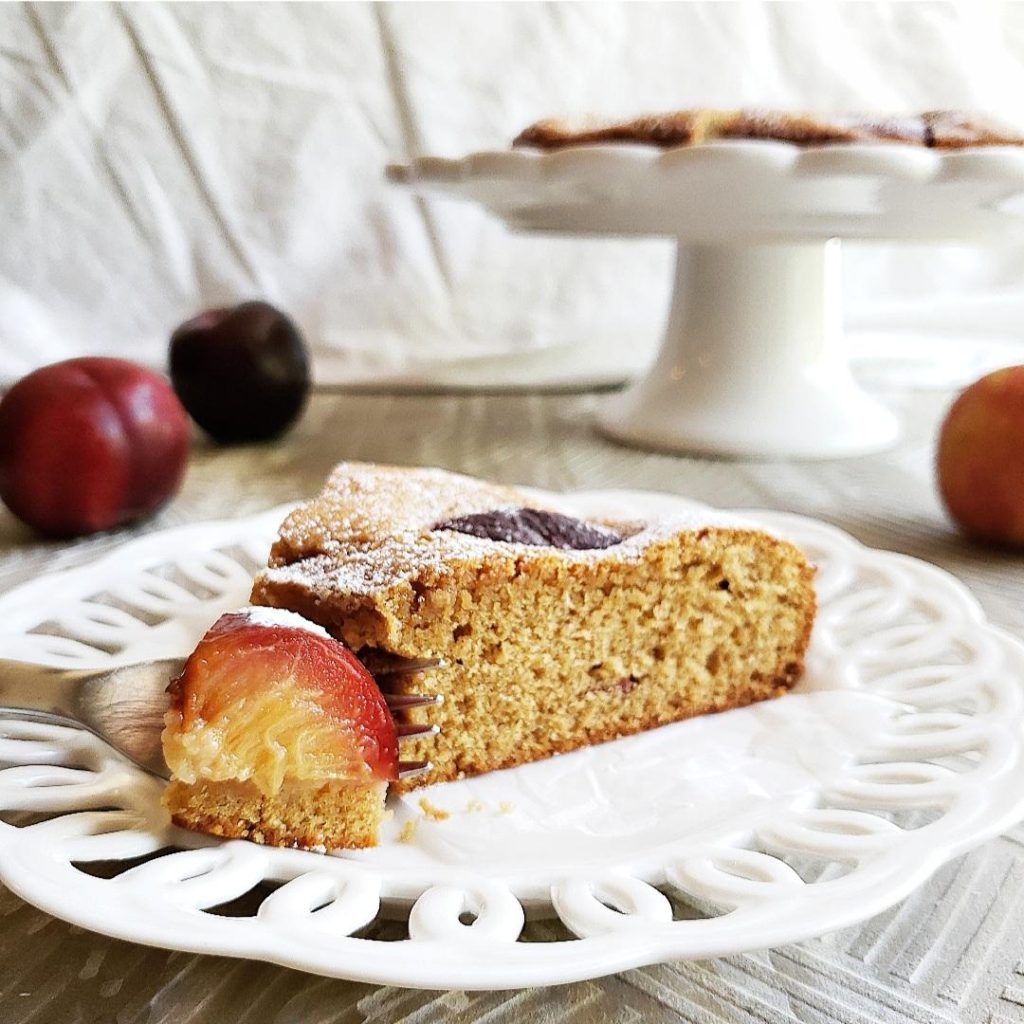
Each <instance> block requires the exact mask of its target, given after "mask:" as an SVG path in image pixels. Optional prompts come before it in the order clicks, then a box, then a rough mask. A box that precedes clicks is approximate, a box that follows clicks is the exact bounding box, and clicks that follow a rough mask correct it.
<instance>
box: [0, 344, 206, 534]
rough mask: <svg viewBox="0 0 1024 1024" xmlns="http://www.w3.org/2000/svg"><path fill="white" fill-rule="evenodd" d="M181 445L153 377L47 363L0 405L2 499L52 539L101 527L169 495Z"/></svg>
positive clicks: (183, 427) (182, 435) (179, 415)
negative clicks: (47, 364) (48, 364)
mask: <svg viewBox="0 0 1024 1024" xmlns="http://www.w3.org/2000/svg"><path fill="white" fill-rule="evenodd" d="M189 444H190V428H189V422H188V417H187V415H186V414H185V410H184V409H183V408H182V407H181V403H180V402H179V401H178V399H177V397H176V396H175V394H174V391H173V390H172V388H171V386H170V384H169V383H168V382H167V381H166V380H165V379H164V378H163V377H161V376H160V374H158V373H154V372H153V371H152V370H147V369H146V368H145V367H142V366H137V365H136V364H135V363H130V362H127V361H125V360H123V359H106V358H100V357H96V358H82V359H69V360H67V361H65V362H62V363H53V364H52V365H50V366H44V367H43V368H42V369H39V370H36V371H35V372H34V373H30V374H29V375H28V376H27V377H24V378H22V379H21V380H20V381H18V383H17V384H15V385H14V387H12V388H11V390H10V391H8V392H7V394H6V395H4V397H3V400H2V401H0V499H2V500H3V502H4V503H5V504H6V505H7V507H8V508H9V509H10V510H11V511H12V512H13V513H14V514H15V515H16V516H17V517H18V518H19V519H21V520H22V521H23V522H25V523H27V524H28V525H29V526H33V527H35V528H36V529H37V530H39V531H40V532H41V533H44V534H48V535H50V536H55V537H71V536H75V535H78V534H85V533H95V532H97V531H99V530H109V529H111V528H112V527H115V526H121V525H123V524H124V523H129V522H131V521H132V520H135V519H139V518H141V517H142V516H146V515H149V514H151V513H152V512H154V511H156V509H158V508H159V507H160V506H161V505H163V504H164V503H165V502H166V501H168V500H169V499H170V498H171V497H172V496H173V495H174V494H175V493H177V491H178V488H179V487H180V485H181V481H182V477H183V476H184V474H185V465H186V463H187V461H188V452H189Z"/></svg>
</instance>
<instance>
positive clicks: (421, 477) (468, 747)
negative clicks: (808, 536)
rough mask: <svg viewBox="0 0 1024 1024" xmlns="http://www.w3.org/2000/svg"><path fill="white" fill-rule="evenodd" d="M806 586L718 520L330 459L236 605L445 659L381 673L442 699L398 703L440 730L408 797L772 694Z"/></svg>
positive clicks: (792, 671)
mask: <svg viewBox="0 0 1024 1024" xmlns="http://www.w3.org/2000/svg"><path fill="white" fill-rule="evenodd" d="M812 579H813V570H812V568H811V566H810V565H809V564H808V562H807V560H806V559H805V558H804V556H803V555H802V554H801V552H800V551H799V550H798V549H797V548H795V547H794V546H793V545H792V544H789V543H787V542H785V541H783V540H780V539H778V538H776V537H774V536H771V535H769V534H767V533H764V532H762V531H760V530H758V529H756V528H754V527H753V526H750V525H745V524H743V523H742V522H739V521H735V520H729V519H726V518H722V517H712V516H705V515H701V516H699V517H696V518H694V517H679V516H674V517H665V518H659V519H657V520H652V521H645V522H609V521H593V522H581V521H579V520H577V519H574V518H572V517H569V516H565V515H562V514H559V513H558V512H556V511H552V510H551V509H548V508H545V507H543V503H538V502H537V500H536V499H535V498H532V497H527V496H525V495H524V494H521V493H518V492H517V491H515V490H512V489H509V488H505V487H498V486H495V485H492V484H488V483H483V482H481V481H477V480H473V479H470V478H468V477H464V476H458V475H455V474H452V473H446V472H442V471H440V470H433V469H403V468H394V467H384V466H372V465H361V464H343V465H341V466H338V467H337V468H336V469H335V471H334V472H333V474H332V475H331V477H330V479H329V480H328V482H327V484H326V486H325V487H324V489H323V491H322V492H321V494H320V495H319V496H318V497H317V498H315V499H314V500H312V501H310V502H308V503H306V504H304V505H302V506H300V507H299V508H297V509H296V510H295V511H294V512H292V513H291V514H290V515H289V516H288V517H287V519H286V520H285V521H284V523H283V524H282V526H281V530H280V536H279V538H278V540H277V542H276V543H275V544H274V546H273V549H272V551H271V557H270V566H269V568H268V569H266V570H265V571H264V572H262V573H261V574H260V575H259V576H258V577H257V578H256V581H255V585H254V587H253V592H252V602H253V604H256V605H269V606H273V607H275V608H283V609H289V610H291V611H294V612H298V613H299V614H300V615H302V616H304V617H305V618H307V619H310V620H312V621H313V622H316V623H319V624H320V625H321V626H322V627H324V629H326V630H327V631H328V632H329V633H330V634H331V635H332V636H333V637H336V638H338V639H340V640H343V641H344V643H345V644H346V645H348V646H349V647H350V648H352V650H353V651H355V653H356V655H357V656H358V658H359V659H360V660H361V661H362V662H363V663H364V664H366V665H367V667H368V668H369V669H370V671H371V672H373V671H375V670H376V669H377V668H378V667H380V666H382V665H385V664H393V663H394V661H395V659H413V660H414V661H415V660H417V659H439V660H441V661H442V662H443V664H442V666H441V667H439V668H435V669H433V670H431V671H427V672H423V673H422V674H419V675H405V676H399V677H397V679H394V680H393V681H391V682H387V685H390V686H393V688H394V689H395V690H396V691H398V692H404V691H406V690H408V691H415V692H418V693H429V694H440V695H442V697H443V702H442V703H441V704H440V705H439V706H437V707H430V708H420V709H417V710H415V711H413V712H409V715H410V720H411V721H413V722H433V723H436V724H437V725H438V726H440V735H438V736H436V737H434V738H432V739H429V740H418V741H416V746H415V747H414V748H412V749H409V750H406V748H405V747H404V746H403V755H404V756H410V757H414V758H422V759H428V760H430V762H431V763H432V766H433V767H432V770H431V771H430V772H429V773H427V774H426V775H424V776H421V777H419V778H417V779H415V780H414V781H406V780H403V781H402V782H399V783H398V784H397V785H398V786H399V788H408V787H410V786H415V785H423V784H429V783H434V782H443V781H446V780H451V779H457V778H461V777H463V776H467V775H475V774H478V773H481V772H487V771H492V770H494V769H497V768H507V767H510V766H512V765H517V764H521V763H523V762H526V761H534V760H537V759H539V758H545V757H549V756H551V755H552V754H557V753H560V752H563V751H569V750H574V749H576V748H579V747H583V746H586V745H588V744H593V743H601V742H604V741H606V740H611V739H614V738H615V737H617V736H624V735H627V734H630V733H636V732H640V731H641V730H644V729H650V728H652V727H654V726H658V725H662V724H665V723H667V722H675V721H678V720H680V719H683V718H688V717H690V716H693V715H699V714H704V713H706V712H711V711H723V710H725V709H727V708H735V707H739V706H741V705H744V704H750V703H751V702H753V701H759V700H764V699H766V698H769V697H774V696H777V695H779V694H782V693H784V692H785V691H786V690H787V689H788V688H789V687H790V686H792V685H793V683H794V682H795V681H796V679H797V678H798V677H799V676H800V673H801V671H802V669H803V662H804V654H805V651H806V649H807V644H808V641H809V638H810V634H811V626H812V623H813V619H814V612H815V598H814V590H813V586H812ZM186 674H187V673H186ZM381 679H382V681H384V680H385V677H383V676H382V677H381ZM251 728H252V726H251V725H247V726H246V727H245V730H243V731H242V732H240V733H239V735H238V742H239V743H240V744H243V745H246V747H245V749H246V750H251V749H253V748H252V746H251V744H249V742H248V741H247V739H246V736H248V734H249V733H248V730H249V729H251ZM261 737H262V734H261V733H259V732H257V738H258V739H261ZM296 740H298V736H296ZM261 742H262V739H261ZM203 749H204V750H205V748H203ZM249 756H251V755H250V754H248V753H246V754H245V755H243V758H242V759H243V760H245V759H247V758H248V757H249ZM193 774H195V773H193ZM253 784H256V783H250V784H249V790H248V791H249V792H250V793H251V794H252V796H253V798H254V799H256V794H255V792H254V791H253V790H252V785H253ZM261 792H262V791H261ZM204 799H205V797H203V796H202V795H197V802H196V805H195V812H194V814H195V816H196V817H197V818H198V817H199V816H200V814H201V805H202V801H203V800H204ZM265 834H269V833H265ZM360 836H364V833H363V832H360Z"/></svg>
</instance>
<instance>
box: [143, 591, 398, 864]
mask: <svg viewBox="0 0 1024 1024" xmlns="http://www.w3.org/2000/svg"><path fill="white" fill-rule="evenodd" d="M169 693H170V696H171V707H170V710H169V711H168V712H167V716H166V719H165V728H164V733H163V746H164V756H165V759H166V761H167V765H168V767H169V768H170V770H171V782H170V784H169V786H168V787H167V790H166V791H165V796H164V802H165V804H166V806H167V808H168V809H169V810H170V812H171V816H172V818H173V820H174V822H175V823H176V824H178V825H181V826H183V827H185V828H190V829H194V830H196V831H200V832H209V833H211V834H213V835H218V836H226V837H229V838H235V839H252V840H254V841H255V842H258V843H267V844H270V845H274V846H294V847H301V848H304V849H332V848H342V847H363V846H372V845H374V843H375V842H376V837H377V828H378V826H379V824H380V821H381V818H382V816H383V813H384V797H385V794H386V791H387V787H388V783H389V782H390V781H392V780H394V779H396V778H397V777H398V739H397V734H396V728H395V723H394V721H393V719H392V717H391V713H390V711H389V710H388V707H387V704H386V702H385V699H384V696H383V694H382V693H381V691H380V689H379V688H378V686H377V684H376V682H375V681H374V679H373V677H372V676H371V675H370V673H369V672H368V671H367V670H366V668H364V667H363V665H362V664H361V663H360V662H359V661H358V660H357V659H356V658H355V656H354V655H353V654H352V652H351V651H350V650H348V649H347V648H346V647H345V645H344V644H342V643H339V642H338V641H337V640H335V639H333V638H331V637H330V636H329V635H328V634H327V632H326V631H324V630H323V629H321V628H320V627H319V626H316V625H314V624H313V623H311V622H308V621H306V620H304V619H302V618H301V617H300V616H298V615H295V614H292V613H290V612H287V611H277V610H275V609H269V608H254V609H249V610H247V611H243V612H241V613H233V614H228V615H223V616H221V617H220V618H219V619H218V620H217V622H215V623H214V625H213V626H212V627H211V628H210V630H209V631H208V632H207V633H206V635H205V636H204V637H203V638H202V640H201V641H200V643H199V646H198V647H197V648H196V649H195V651H194V652H193V654H192V655H191V656H190V657H189V659H188V661H187V662H186V663H185V668H184V670H183V672H182V674H181V675H180V676H179V677H178V678H177V679H176V680H174V682H172V683H171V686H170V687H169Z"/></svg>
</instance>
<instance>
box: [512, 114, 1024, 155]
mask: <svg viewBox="0 0 1024 1024" xmlns="http://www.w3.org/2000/svg"><path fill="white" fill-rule="evenodd" d="M725 139H774V140H777V141H780V142H790V143H793V144H794V145H798V146H823V145H837V144H848V143H854V142H901V143H905V144H909V145H915V146H927V147H930V148H936V149H963V148H966V147H969V146H1020V145H1024V137H1022V136H1021V134H1020V133H1019V132H1018V131H1015V130H1014V129H1013V128H1011V127H1008V126H1006V125H1002V124H999V123H998V122H997V121H995V120H994V119H992V118H989V117H986V116H984V115H981V114H975V113H970V112H967V111H957V110H929V111H924V112H923V113H920V114H910V115H894V116H882V115H871V114H868V115H860V114H843V115H824V114H810V113H797V112H793V111H785V110H770V109H763V110H762V109H744V110H714V109H708V108H703V109H693V110H678V111H673V112H670V113H664V114H647V115H643V116H640V117H636V118H631V119H626V120H622V121H614V120H613V121H601V120H597V119H587V120H583V121H581V122H573V121H569V120H563V119H559V118H549V119H545V120H542V121H538V122H536V123H535V124H532V125H530V126H529V127H528V128H525V129H524V130H523V131H522V132H520V133H519V135H518V136H517V137H516V138H515V140H514V141H513V145H514V146H531V147H534V148H537V149H562V148H565V147H568V146H583V145H593V144H602V143H640V144H646V145H652V146H662V147H664V148H671V147H674V146H693V145H699V144H701V143H706V142H714V141H717V140H725Z"/></svg>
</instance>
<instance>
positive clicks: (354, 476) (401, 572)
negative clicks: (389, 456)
mask: <svg viewBox="0 0 1024 1024" xmlns="http://www.w3.org/2000/svg"><path fill="white" fill-rule="evenodd" d="M574 497H575V496H560V495H555V494H546V493H544V492H540V491H534V490H532V489H530V490H527V489H523V490H521V491H517V490H513V489H511V488H507V487H501V486H498V485H496V484H490V483H486V482H484V481H480V480H474V479H472V478H470V477H466V476H461V475H459V474H455V473H447V472H445V471H443V470H438V469H420V468H416V469H412V468H399V467H390V466H372V465H365V464H358V463H348V464H344V463H343V464H342V465H340V466H338V467H337V468H336V469H335V471H334V472H333V473H332V474H331V477H330V479H329V480H328V482H327V485H326V486H325V488H324V490H323V492H322V493H321V494H320V495H319V496H318V497H317V498H315V499H314V500H313V501H311V502H308V503H306V504H305V505H303V506H301V507H300V508H299V509H297V510H296V511H295V512H294V513H292V515H291V516H289V518H288V519H287V520H286V522H285V523H284V524H283V525H282V528H281V543H280V546H279V547H277V548H275V554H276V555H277V556H278V558H277V564H274V562H273V560H272V567H271V568H269V569H267V570H265V571H264V572H263V573H262V574H261V575H260V577H258V579H257V590H259V589H260V588H261V587H270V588H273V587H274V586H275V585H279V584H289V585H292V586H301V587H302V588H303V589H305V590H306V591H308V592H310V593H312V594H315V595H317V596H318V597H324V598H325V599H329V598H330V597H331V596H332V595H337V594H342V593H344V594H349V595H353V596H360V597H376V596H380V595H382V594H384V593H386V592H387V591H393V590H394V589H395V588H396V587H401V586H404V585H407V584H408V583H409V582H410V581H413V580H417V579H422V578H424V577H426V578H431V577H437V576H439V575H442V574H444V573H445V571H446V570H447V569H450V568H451V567H452V566H454V565H457V564H459V563H463V564H464V563H467V562H468V563H472V564H477V565H480V564H483V563H485V562H487V561H493V560H494V559H502V558H504V559H508V560H510V561H513V562H515V563H516V565H517V566H518V567H521V566H525V565H528V564H530V563H532V562H535V561H544V560H550V559H552V558H557V559H559V560H560V561H562V562H563V563H565V564H567V565H574V564H581V563H582V564H586V563H598V562H605V561H611V562H623V561H636V560H638V559H640V558H642V557H643V555H644V553H645V551H646V550H647V549H648V547H649V546H650V545H651V544H654V543H658V542H664V541H665V540H668V539H670V538H672V537H673V536H677V535H678V534H680V533H694V532H699V531H701V530H704V529H715V528H733V529H743V530H750V529H753V530H759V529H760V528H759V527H758V526H756V525H754V524H752V523H749V522H747V521H744V520H743V519H741V518H740V517H736V516H731V515H725V514H722V513H719V512H716V511H714V510H712V509H703V508H700V507H696V506H695V507H694V508H693V509H685V510H682V511H681V510H680V509H679V507H678V504H676V505H675V508H673V509H672V511H666V514H664V515H661V516H659V517H658V518H657V519H656V520H654V521H647V522H622V521H621V520H615V519H613V518H611V517H610V516H607V514H606V513H604V512H603V510H602V509H600V508H599V507H593V508H591V507H588V503H587V502H586V500H585V499H586V496H585V495H583V496H580V497H581V499H583V500H581V501H580V502H579V503H577V502H576V501H575V500H574ZM513 506H532V507H534V508H538V507H540V508H544V507H547V508H549V509H553V510H557V511H560V512H564V513H567V514H570V515H573V516H576V517H578V518H580V519H582V520H584V521H586V522H589V523H592V524H594V525H596V526H600V527H606V528H611V529H613V530H615V531H616V532H617V533H619V534H621V535H622V536H623V537H624V539H623V541H622V542H621V543H619V544H616V545H614V546H612V547H608V548H594V549H582V550H572V549H555V548H550V547H545V546H533V545H527V544H519V543H515V542H506V541H494V540H490V539H488V538H484V537H476V536H472V535H470V534H464V533H458V532H455V531H452V530H434V529H433V527H434V525H435V524H436V523H438V522H441V521H444V520H445V519H448V518H451V517H455V516H465V515H469V514H473V513H481V512H488V511H492V510H494V509H499V508H509V507H513ZM281 563H285V564H281Z"/></svg>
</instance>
